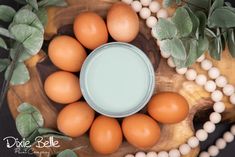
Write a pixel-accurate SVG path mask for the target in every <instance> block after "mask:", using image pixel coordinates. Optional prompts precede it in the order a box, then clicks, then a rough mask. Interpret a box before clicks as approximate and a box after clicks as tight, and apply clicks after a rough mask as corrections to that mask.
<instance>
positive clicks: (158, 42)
mask: <svg viewBox="0 0 235 157" xmlns="http://www.w3.org/2000/svg"><path fill="white" fill-rule="evenodd" d="M152 30H153V29H152ZM162 42H163V41H161V40H157V45H158V46H159V47H161V45H162Z"/></svg>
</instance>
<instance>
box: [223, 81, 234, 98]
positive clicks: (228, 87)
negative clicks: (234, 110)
mask: <svg viewBox="0 0 235 157" xmlns="http://www.w3.org/2000/svg"><path fill="white" fill-rule="evenodd" d="M223 92H224V95H226V96H231V95H232V94H233V93H234V87H233V85H231V84H227V85H225V86H224V88H223Z"/></svg>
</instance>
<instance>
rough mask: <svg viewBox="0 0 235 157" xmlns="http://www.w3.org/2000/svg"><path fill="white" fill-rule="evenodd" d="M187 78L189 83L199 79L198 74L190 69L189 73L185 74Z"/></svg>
mask: <svg viewBox="0 0 235 157" xmlns="http://www.w3.org/2000/svg"><path fill="white" fill-rule="evenodd" d="M185 77H186V79H187V80H189V81H193V80H195V79H196V77H197V72H196V71H195V70H194V69H188V70H187V72H186V73H185Z"/></svg>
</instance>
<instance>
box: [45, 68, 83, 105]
mask: <svg viewBox="0 0 235 157" xmlns="http://www.w3.org/2000/svg"><path fill="white" fill-rule="evenodd" d="M44 90H45V92H46V94H47V96H48V97H49V98H50V99H51V100H53V101H55V102H57V103H61V104H68V103H72V102H75V101H77V100H78V99H80V98H81V97H82V94H81V89H80V83H79V79H78V77H77V76H75V75H74V74H72V73H69V72H65V71H58V72H55V73H53V74H51V75H50V76H48V77H47V79H46V81H45V83H44Z"/></svg>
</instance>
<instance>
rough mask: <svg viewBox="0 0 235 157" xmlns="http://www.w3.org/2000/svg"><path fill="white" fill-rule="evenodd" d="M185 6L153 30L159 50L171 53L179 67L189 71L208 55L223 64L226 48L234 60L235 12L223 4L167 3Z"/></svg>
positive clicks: (218, 0) (206, 0)
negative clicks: (222, 59)
mask: <svg viewBox="0 0 235 157" xmlns="http://www.w3.org/2000/svg"><path fill="white" fill-rule="evenodd" d="M163 4H164V5H165V6H166V7H167V6H170V5H174V4H178V5H182V6H181V7H179V8H177V9H176V12H175V13H174V15H173V17H172V18H170V19H159V22H158V23H157V24H156V26H155V27H154V28H153V34H154V37H155V38H157V39H158V40H161V43H162V44H161V46H160V49H161V50H162V51H164V52H167V53H170V54H171V56H172V57H173V61H174V63H175V64H176V66H177V67H188V66H190V65H192V64H193V63H195V61H196V60H197V58H198V57H200V56H201V55H202V54H203V53H205V52H206V51H208V52H209V54H210V55H211V57H213V58H214V59H216V60H220V58H221V53H222V52H223V50H224V49H225V47H226V45H227V46H228V49H229V51H230V54H231V55H232V56H233V57H235V34H234V31H235V29H234V28H235V8H233V7H232V6H231V4H229V3H226V2H224V0H187V1H184V0H180V1H178V0H164V1H163Z"/></svg>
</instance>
